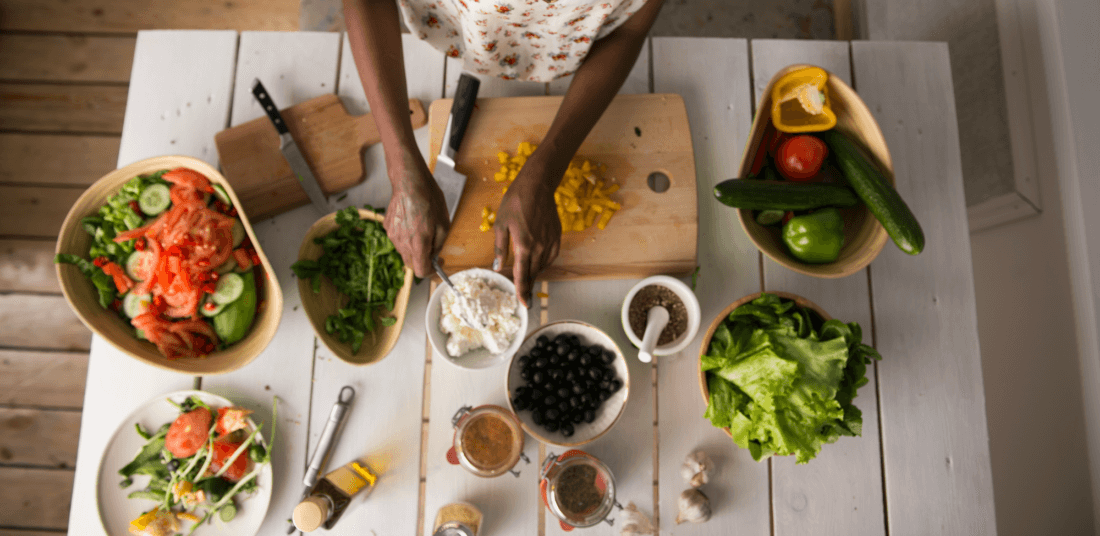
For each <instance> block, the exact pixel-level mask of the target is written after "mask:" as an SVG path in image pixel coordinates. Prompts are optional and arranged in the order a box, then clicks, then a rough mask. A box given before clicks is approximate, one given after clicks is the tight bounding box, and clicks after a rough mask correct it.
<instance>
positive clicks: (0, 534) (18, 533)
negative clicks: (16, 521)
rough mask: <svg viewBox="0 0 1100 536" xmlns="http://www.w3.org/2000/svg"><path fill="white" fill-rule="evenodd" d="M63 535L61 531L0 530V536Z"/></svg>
mask: <svg viewBox="0 0 1100 536" xmlns="http://www.w3.org/2000/svg"><path fill="white" fill-rule="evenodd" d="M63 533H64V531H62V530H57V531H53V530H23V529H0V536H56V535H57V534H63Z"/></svg>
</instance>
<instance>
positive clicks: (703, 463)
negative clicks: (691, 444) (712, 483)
mask: <svg viewBox="0 0 1100 536" xmlns="http://www.w3.org/2000/svg"><path fill="white" fill-rule="evenodd" d="M713 468H714V462H712V461H711V460H710V456H707V453H706V452H703V451H701V450H697V451H695V452H692V453H691V454H688V456H687V458H685V459H684V463H683V465H681V466H680V476H682V477H684V480H685V481H687V482H688V483H689V484H691V487H693V488H697V487H699V486H702V485H703V484H706V483H707V482H708V481H709V480H710V472H711V470H712V469H713Z"/></svg>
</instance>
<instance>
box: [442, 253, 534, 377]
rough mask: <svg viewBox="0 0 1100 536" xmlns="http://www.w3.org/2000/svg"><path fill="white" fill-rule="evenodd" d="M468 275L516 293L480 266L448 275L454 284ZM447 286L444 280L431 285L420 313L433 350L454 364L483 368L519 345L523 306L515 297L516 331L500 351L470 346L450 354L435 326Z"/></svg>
mask: <svg viewBox="0 0 1100 536" xmlns="http://www.w3.org/2000/svg"><path fill="white" fill-rule="evenodd" d="M468 277H478V278H481V279H484V280H486V281H488V282H489V286H491V287H494V288H497V289H500V290H503V291H505V292H510V293H512V294H515V293H516V286H515V285H514V284H513V283H512V281H510V280H509V279H508V278H507V277H504V276H503V275H500V274H498V273H496V272H493V271H491V270H485V269H483V268H470V269H469V270H463V271H461V272H457V273H455V274H454V275H451V276H450V278H451V282H452V283H454V284H456V285H457V284H458V282H459V281H465V280H466V278H468ZM448 290H449V289H448V287H447V285H446V284H445V283H442V282H441V283H440V284H439V286H437V287H436V288H435V292H432V297H431V298H430V299H429V300H428V310H427V312H426V313H425V317H424V322H425V324H424V329H425V331H427V332H428V341H429V342H430V343H431V345H432V348H435V351H436V353H437V354H439V355H441V356H443V359H446V360H447V361H449V362H450V363H452V364H454V365H455V366H458V367H461V368H466V369H484V368H489V367H493V366H496V365H499V364H501V363H505V362H507V361H508V360H509V359H511V358H512V356H513V355H514V354H515V353H516V350H517V349H519V345H520V344H521V343H522V342H523V334H524V333H527V309H526V308H525V307H523V305H522V304H519V301H518V300H517V301H516V316H517V317H519V331H518V332H517V333H516V336H515V338H513V339H512V344H510V345H509V346H508V348H507V349H505V350H504V352H502V353H499V354H494V353H492V352H490V351H489V350H486V349H485V348H478V349H476V350H470V351H469V352H466V353H465V354H462V355H460V356H458V357H451V355H450V354H448V353H447V334H446V333H443V330H441V329H439V318H440V316H441V315H442V305H441V304H442V302H443V293H444V292H446V291H448Z"/></svg>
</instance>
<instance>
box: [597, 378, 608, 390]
mask: <svg viewBox="0 0 1100 536" xmlns="http://www.w3.org/2000/svg"><path fill="white" fill-rule="evenodd" d="M596 385H598V386H599V387H600V390H601V391H606V390H608V389H610V388H611V382H609V381H607V380H600V383H598V384H596Z"/></svg>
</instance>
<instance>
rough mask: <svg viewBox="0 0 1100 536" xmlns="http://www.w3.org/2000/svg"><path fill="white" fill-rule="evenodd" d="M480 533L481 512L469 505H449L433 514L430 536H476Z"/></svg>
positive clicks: (461, 503)
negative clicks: (433, 524)
mask: <svg viewBox="0 0 1100 536" xmlns="http://www.w3.org/2000/svg"><path fill="white" fill-rule="evenodd" d="M480 531H481V510H478V509H477V507H476V506H474V505H472V504H469V503H463V502H460V503H451V504H447V505H444V506H442V507H440V509H439V512H438V513H436V514H435V529H434V530H433V531H432V536H478V532H480Z"/></svg>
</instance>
